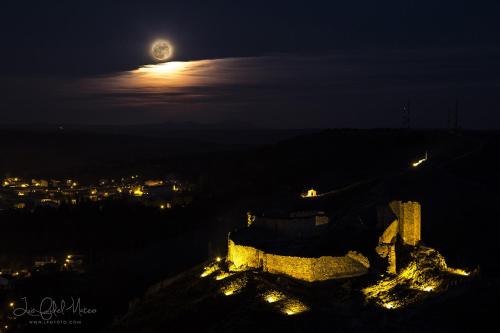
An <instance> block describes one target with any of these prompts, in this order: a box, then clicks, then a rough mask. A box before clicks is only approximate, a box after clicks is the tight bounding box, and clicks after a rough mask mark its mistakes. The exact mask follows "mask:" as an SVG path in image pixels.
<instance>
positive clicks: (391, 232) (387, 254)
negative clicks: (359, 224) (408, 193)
mask: <svg viewBox="0 0 500 333" xmlns="http://www.w3.org/2000/svg"><path fill="white" fill-rule="evenodd" d="M389 208H390V211H391V212H392V213H389V214H390V215H387V214H385V213H384V214H379V219H382V220H385V222H383V221H382V224H383V225H384V226H385V230H384V232H383V233H382V235H381V236H380V237H379V242H378V245H377V247H376V248H375V251H376V252H377V253H378V255H379V256H381V257H382V258H387V259H388V264H389V265H388V267H387V271H388V272H389V273H392V274H395V273H396V269H397V267H396V252H397V251H396V240H397V238H399V239H400V240H401V241H402V243H403V244H405V245H410V246H416V245H418V243H419V242H420V239H421V237H420V204H419V203H418V202H413V201H409V202H402V201H392V202H390V203H389ZM384 211H386V209H384V210H382V211H380V212H381V213H383V212H384ZM398 236H399V237H398Z"/></svg>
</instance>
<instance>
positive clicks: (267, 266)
mask: <svg viewBox="0 0 500 333" xmlns="http://www.w3.org/2000/svg"><path fill="white" fill-rule="evenodd" d="M227 260H228V261H229V262H231V263H232V265H231V267H232V269H234V270H244V269H249V268H257V269H262V270H263V271H265V272H269V273H273V274H284V275H288V276H290V277H293V278H296V279H299V280H304V281H309V282H313V281H324V280H330V279H338V278H344V277H353V276H359V275H363V274H365V273H366V272H367V271H368V268H369V267H370V262H369V261H368V259H367V258H366V257H364V256H363V255H362V254H360V253H357V252H353V251H350V252H349V253H348V254H346V255H345V256H341V257H330V256H323V257H319V258H303V257H292V256H283V255H277V254H271V253H265V252H263V251H261V250H259V249H256V248H253V247H251V246H244V245H239V244H236V243H234V241H233V240H231V239H229V240H228V254H227Z"/></svg>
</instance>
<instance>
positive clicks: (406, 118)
mask: <svg viewBox="0 0 500 333" xmlns="http://www.w3.org/2000/svg"><path fill="white" fill-rule="evenodd" d="M403 128H406V129H410V128H411V113H410V101H408V102H407V103H406V104H405V105H404V106H403Z"/></svg>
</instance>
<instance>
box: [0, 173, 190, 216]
mask: <svg viewBox="0 0 500 333" xmlns="http://www.w3.org/2000/svg"><path fill="white" fill-rule="evenodd" d="M191 189H192V188H191V185H189V184H186V183H185V182H181V181H179V180H178V179H177V178H176V177H174V176H171V177H168V178H167V179H149V180H141V177H140V176H139V175H132V176H130V177H126V178H121V179H119V180H116V179H100V180H99V181H98V182H97V183H96V184H82V183H80V182H79V181H78V180H75V179H64V180H61V179H50V180H46V179H31V180H29V179H23V178H20V177H6V178H4V179H3V180H2V187H1V188H0V210H6V209H34V208H36V207H59V206H61V205H63V204H66V205H78V204H79V203H82V202H86V201H101V200H106V199H125V198H126V199H129V200H130V199H131V200H135V201H137V202H140V203H142V204H144V205H146V206H151V207H157V208H158V209H170V208H172V207H174V206H184V205H186V204H188V203H189V202H190V201H191V196H190V192H191Z"/></svg>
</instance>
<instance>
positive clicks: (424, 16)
mask: <svg viewBox="0 0 500 333" xmlns="http://www.w3.org/2000/svg"><path fill="white" fill-rule="evenodd" d="M499 14H500V2H498V1H487V0H484V1H462V0H441V1H439V0H433V1H427V0H420V1H405V0H399V1H392V0H390V1H373V0H351V1H334V0H332V1H234V0H233V1H197V2H195V1H144V0H143V1H116V2H114V1H91V0H87V1H78V2H77V1H8V2H7V3H5V2H4V3H2V5H1V10H0V37H1V40H2V52H1V53H0V88H1V90H0V91H1V95H0V98H1V99H0V100H1V102H0V123H4V124H6V123H7V124H11V123H16V124H27V123H49V124H63V123H79V124H135V123H157V122H164V121H173V122H178V121H199V122H212V123H214V122H226V121H241V122H249V123H252V124H254V125H255V126H260V127H284V128H291V127H398V126H400V124H401V118H402V116H401V109H402V107H403V105H404V103H405V102H406V101H408V100H410V101H411V107H412V109H411V110H412V125H413V126H414V127H421V128H436V127H446V125H447V112H448V110H449V109H450V108H454V106H455V103H456V101H458V103H459V104H458V105H459V111H460V123H461V126H462V127H465V128H499V127H500V108H499V105H500V101H499V88H500V87H499V82H500V80H499V79H500V47H499V46H500V20H498V16H499ZM157 38H165V39H168V40H170V41H171V42H172V44H173V45H174V46H175V54H174V58H173V59H172V61H173V62H174V63H171V64H170V65H168V63H167V66H165V64H164V65H160V67H158V65H157V67H155V66H150V65H152V64H154V61H153V60H152V59H151V56H150V54H149V52H148V51H149V46H150V44H151V43H152V42H153V41H154V40H155V39H157ZM187 61H189V62H187ZM144 66H146V67H144ZM162 66H163V67H162Z"/></svg>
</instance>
